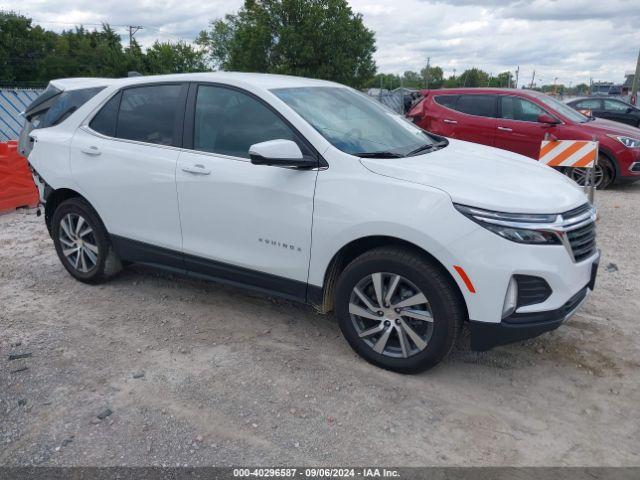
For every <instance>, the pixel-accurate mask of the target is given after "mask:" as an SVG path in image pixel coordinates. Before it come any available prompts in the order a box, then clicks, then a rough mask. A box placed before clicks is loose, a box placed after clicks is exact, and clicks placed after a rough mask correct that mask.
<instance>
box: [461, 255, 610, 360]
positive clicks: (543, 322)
mask: <svg viewBox="0 0 640 480" xmlns="http://www.w3.org/2000/svg"><path fill="white" fill-rule="evenodd" d="M597 272H598V260H596V261H595V262H593V264H592V267H591V279H590V281H589V284H588V285H586V286H585V287H584V288H582V289H581V290H580V291H578V292H577V293H576V294H575V295H574V296H573V297H571V298H570V299H569V300H568V301H567V302H566V303H565V304H564V305H562V306H561V307H560V308H557V309H555V310H551V311H543V312H528V313H513V314H512V315H510V316H509V317H507V318H505V319H503V320H502V321H501V322H499V323H487V322H477V321H473V320H472V321H471V322H470V326H471V349H472V350H476V351H486V350H490V349H491V348H493V347H497V346H499V345H506V344H509V343H513V342H518V341H521V340H526V339H528V338H533V337H537V336H538V335H541V334H543V333H545V332H549V331H551V330H555V329H556V328H558V327H559V326H560V325H562V324H563V323H564V322H565V321H567V320H568V319H569V318H570V317H571V316H573V314H574V313H575V312H576V311H577V310H578V309H579V308H580V306H581V305H582V304H583V303H584V301H585V300H586V299H587V297H588V295H589V294H590V293H591V292H592V291H593V289H594V287H595V283H596V275H597Z"/></svg>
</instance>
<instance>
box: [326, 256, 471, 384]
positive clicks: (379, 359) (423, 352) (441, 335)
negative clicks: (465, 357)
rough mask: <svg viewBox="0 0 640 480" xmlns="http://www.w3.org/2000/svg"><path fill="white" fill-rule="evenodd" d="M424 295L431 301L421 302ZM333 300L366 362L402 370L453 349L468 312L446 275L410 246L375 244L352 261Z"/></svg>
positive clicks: (422, 366)
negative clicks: (379, 246) (375, 245)
mask: <svg viewBox="0 0 640 480" xmlns="http://www.w3.org/2000/svg"><path fill="white" fill-rule="evenodd" d="M397 276H399V277H400V278H399V279H398V280H396V277H397ZM394 283H395V286H394ZM376 284H377V285H378V286H379V288H378V289H376ZM356 288H357V289H358V291H359V293H358V292H357V291H356ZM389 290H393V292H392V296H391V297H390V301H389V302H387V300H389V298H388V297H387V294H388V292H389ZM376 291H378V292H380V293H379V294H377V293H376ZM360 294H362V295H363V296H364V298H363V296H360ZM419 294H423V295H424V297H419ZM380 297H381V298H382V302H379V301H378V298H380ZM425 297H426V300H428V301H427V302H423V303H416V302H420V301H421V300H422V299H425ZM365 299H366V300H368V302H369V306H367V303H366V301H365ZM334 302H335V303H334V305H335V312H336V316H337V319H338V324H339V325H340V329H341V330H342V333H343V335H344V336H345V338H346V340H347V342H349V345H351V348H353V350H354V351H355V352H356V353H357V354H358V355H360V356H361V357H362V358H364V359H365V360H366V361H368V362H370V363H372V364H374V365H376V366H378V367H382V368H385V369H387V370H392V371H395V372H399V373H417V372H421V371H424V370H427V369H429V368H431V367H433V366H435V365H437V364H438V363H439V362H440V361H441V360H442V359H443V358H444V357H445V356H446V355H447V354H448V353H449V352H450V351H451V349H452V348H453V345H454V343H455V340H456V338H457V337H458V334H459V333H460V329H461V327H462V322H463V320H464V318H465V316H466V314H465V312H466V309H465V307H464V304H463V300H462V299H461V298H460V294H459V291H458V290H457V286H456V285H455V284H453V282H452V281H451V279H450V278H449V277H448V276H447V274H446V273H445V272H443V271H442V270H441V268H439V266H436V265H435V264H434V263H433V262H432V261H430V260H429V259H427V258H426V257H424V256H422V255H419V254H417V253H416V252H415V251H413V250H411V249H409V248H398V247H381V248H376V249H373V250H370V251H368V252H366V253H364V254H362V255H361V256H360V257H358V258H356V259H355V260H353V261H352V262H351V263H350V264H349V265H348V266H347V267H346V268H345V269H344V271H343V272H342V274H341V275H340V278H339V279H338V283H337V285H336V290H335V298H334ZM380 303H382V307H379V304H380ZM385 303H386V304H387V305H385ZM371 307H373V308H374V309H376V308H379V310H378V311H373V310H372V308H371ZM409 307H411V308H409ZM361 314H364V315H365V316H362V315H361ZM380 314H382V315H380ZM429 317H431V319H429ZM410 330H413V333H411V332H410ZM372 332H374V333H372ZM387 332H388V333H387ZM385 335H386V339H385ZM401 337H404V340H402V339H401ZM403 343H404V345H403ZM381 345H382V347H381Z"/></svg>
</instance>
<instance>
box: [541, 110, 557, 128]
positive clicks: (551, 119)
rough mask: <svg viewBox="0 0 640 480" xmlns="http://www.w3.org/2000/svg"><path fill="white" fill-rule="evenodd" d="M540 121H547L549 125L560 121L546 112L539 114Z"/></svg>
mask: <svg viewBox="0 0 640 480" xmlns="http://www.w3.org/2000/svg"><path fill="white" fill-rule="evenodd" d="M538 123H546V124H547V125H556V124H558V123H560V122H559V121H558V119H557V118H554V117H552V116H551V115H548V114H546V113H542V114H540V115H538Z"/></svg>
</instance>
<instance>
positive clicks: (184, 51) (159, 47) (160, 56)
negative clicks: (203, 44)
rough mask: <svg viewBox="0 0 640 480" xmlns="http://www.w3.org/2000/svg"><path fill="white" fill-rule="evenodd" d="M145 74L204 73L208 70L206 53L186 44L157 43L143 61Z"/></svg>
mask: <svg viewBox="0 0 640 480" xmlns="http://www.w3.org/2000/svg"><path fill="white" fill-rule="evenodd" d="M143 64H144V72H145V73H149V74H164V73H184V72H204V71H206V70H208V67H207V64H206V62H205V53H204V52H203V51H202V50H200V49H197V48H194V47H193V46H192V45H190V44H188V43H185V42H182V41H180V42H178V43H171V42H158V41H156V42H155V43H154V44H153V45H152V46H151V47H150V48H149V49H147V53H146V56H145V58H144V61H143Z"/></svg>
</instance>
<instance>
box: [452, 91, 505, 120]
mask: <svg viewBox="0 0 640 480" xmlns="http://www.w3.org/2000/svg"><path fill="white" fill-rule="evenodd" d="M456 110H458V111H459V112H462V113H468V114H469V115H477V116H479V117H495V116H496V97H495V96H494V95H460V98H458V103H457V104H456Z"/></svg>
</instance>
